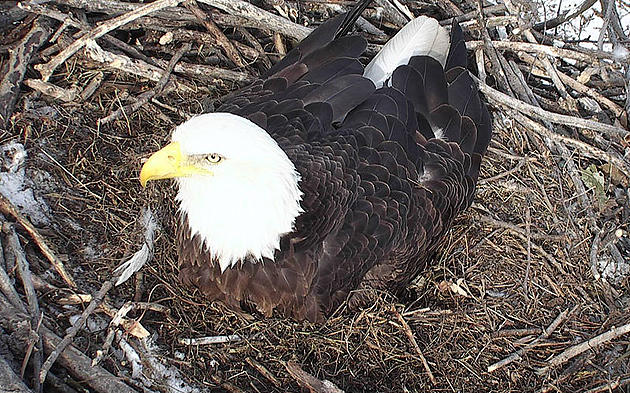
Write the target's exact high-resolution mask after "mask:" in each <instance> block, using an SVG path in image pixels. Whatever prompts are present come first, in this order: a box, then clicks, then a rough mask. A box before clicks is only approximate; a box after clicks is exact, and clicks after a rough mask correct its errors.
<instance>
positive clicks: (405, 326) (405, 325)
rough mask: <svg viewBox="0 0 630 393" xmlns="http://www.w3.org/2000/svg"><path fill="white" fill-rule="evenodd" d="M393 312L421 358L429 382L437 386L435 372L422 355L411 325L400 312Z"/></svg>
mask: <svg viewBox="0 0 630 393" xmlns="http://www.w3.org/2000/svg"><path fill="white" fill-rule="evenodd" d="M393 312H394V315H396V318H397V319H398V322H400V324H401V325H402V328H403V330H404V331H405V335H407V338H408V339H409V342H411V345H412V346H413V349H414V351H415V352H416V354H417V355H418V357H419V358H420V361H421V362H422V366H423V367H424V370H425V371H426V372H427V375H428V376H429V380H430V381H431V384H433V385H437V380H436V379H435V376H434V375H433V372H431V367H429V362H427V359H426V358H425V357H424V354H423V353H422V350H421V349H420V346H419V345H418V342H417V341H416V338H415V337H414V335H413V332H412V331H411V328H410V327H409V324H408V323H407V321H405V318H403V316H402V315H400V313H399V312H398V310H396V309H394V310H393Z"/></svg>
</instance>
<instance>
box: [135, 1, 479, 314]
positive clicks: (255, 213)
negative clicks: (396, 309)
mask: <svg viewBox="0 0 630 393" xmlns="http://www.w3.org/2000/svg"><path fill="white" fill-rule="evenodd" d="M368 3H369V1H362V2H361V4H359V5H358V6H356V7H355V9H354V10H353V11H351V12H349V13H346V14H342V15H339V16H337V17H335V18H332V19H330V20H329V21H327V22H326V23H324V24H322V25H321V26H320V27H318V28H317V29H316V30H314V31H313V32H312V33H311V34H310V35H309V36H308V37H307V38H305V39H304V40H303V41H302V42H301V43H300V44H299V45H297V46H296V47H295V48H294V49H292V50H291V51H290V52H289V53H288V54H287V55H286V57H285V58H284V59H282V60H281V61H280V62H278V63H277V64H276V65H275V66H274V67H272V68H271V69H270V70H269V72H268V73H267V74H266V75H265V76H264V77H262V78H261V79H259V80H257V81H255V82H254V83H252V84H251V85H249V86H247V87H245V88H243V89H241V90H238V91H236V92H234V93H231V94H230V95H228V96H226V97H225V98H223V99H222V100H221V105H220V106H219V107H218V110H217V111H216V112H215V113H206V114H202V115H199V116H195V117H193V118H192V119H190V120H188V121H186V122H184V123H183V124H181V125H179V126H178V127H177V128H176V129H175V131H174V132H173V135H172V143H170V144H169V145H167V146H166V147H164V148H163V149H161V150H159V151H158V152H156V153H154V154H153V155H152V156H151V157H150V158H149V159H148V160H147V161H146V163H145V164H144V166H143V167H142V170H141V173H140V181H141V183H142V185H143V186H144V185H146V183H147V182H148V181H149V180H155V179H168V178H174V179H175V180H176V183H177V186H178V192H177V197H176V200H177V202H178V204H179V209H178V214H179V227H178V229H177V240H176V241H177V246H178V253H179V265H180V272H179V276H180V280H181V281H182V282H183V283H185V284H188V285H192V286H194V287H197V288H198V289H199V290H200V291H201V292H202V293H203V294H204V295H205V296H207V297H208V298H209V299H210V300H218V301H222V302H224V303H225V304H227V305H229V306H231V307H235V308H237V309H238V308H242V307H247V308H252V307H255V308H256V309H257V310H258V311H260V312H261V313H263V314H264V315H266V316H270V315H272V314H273V313H274V311H275V312H276V313H279V314H280V315H283V316H287V317H292V318H294V319H297V320H304V319H308V320H311V321H321V320H322V319H324V318H325V317H326V316H327V315H330V313H332V312H333V311H334V310H335V309H336V308H338V307H339V306H340V305H341V304H342V303H343V302H344V301H346V300H348V301H349V302H350V304H351V305H358V306H360V305H364V304H365V302H366V300H365V299H366V296H365V295H364V293H365V291H364V290H368V289H369V290H373V289H377V290H388V291H394V292H396V291H398V290H400V289H402V288H404V287H405V286H406V285H407V284H409V282H410V281H411V280H412V279H413V278H414V277H416V276H417V275H418V274H419V273H420V272H421V271H422V270H423V269H424V268H425V267H426V265H427V263H429V262H430V260H431V259H432V257H433V256H434V254H435V252H436V250H437V248H438V247H439V244H440V240H441V239H442V238H443V236H444V234H445V232H446V231H447V230H448V228H449V227H450V226H451V224H452V222H453V219H454V218H455V217H456V215H457V214H458V213H460V212H461V211H462V210H464V209H465V208H467V207H468V206H469V205H470V203H471V200H472V198H473V194H474V190H475V183H476V180H477V176H478V173H479V166H480V162H481V158H482V156H483V154H484V153H485V151H486V148H487V146H488V143H489V141H490V137H491V121H490V116H489V114H488V111H487V109H486V106H485V104H484V103H483V102H482V101H481V100H480V97H479V93H478V91H477V88H476V86H475V85H474V84H473V81H472V79H471V76H470V75H469V73H468V71H467V69H466V63H467V57H466V49H465V43H464V40H463V35H462V31H461V29H460V27H459V26H458V25H457V24H453V26H452V27H451V31H450V34H449V33H448V32H447V30H446V29H445V28H443V27H441V26H440V25H439V24H438V22H437V21H436V20H434V19H431V18H428V17H425V16H420V17H418V18H416V19H414V20H412V21H411V22H409V23H408V24H407V25H406V26H405V27H403V28H402V29H401V30H400V32H398V34H396V35H395V36H394V37H393V38H392V39H391V40H390V41H388V43H387V44H385V45H384V47H383V48H382V50H381V51H380V52H379V53H378V54H377V55H376V56H375V57H374V58H373V59H372V60H371V61H370V62H369V64H368V65H367V66H365V67H364V66H363V64H362V63H361V61H360V60H359V58H360V57H361V56H362V54H363V53H364V51H365V49H366V46H367V42H366V40H365V39H364V38H362V37H361V36H359V35H353V34H348V32H349V30H350V29H351V28H352V26H353V24H354V22H355V20H356V18H357V17H358V16H359V15H360V13H361V11H362V10H363V9H365V7H366V6H367V4H368Z"/></svg>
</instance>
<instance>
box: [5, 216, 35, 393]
mask: <svg viewBox="0 0 630 393" xmlns="http://www.w3.org/2000/svg"><path fill="white" fill-rule="evenodd" d="M2 231H3V232H4V233H5V235H6V239H7V246H8V247H7V251H10V252H11V253H12V254H13V256H14V257H15V261H16V264H17V271H18V273H19V276H20V279H21V280H22V286H23V287H24V293H25V294H26V304H27V309H28V313H29V314H30V317H31V318H30V319H31V328H32V329H33V330H34V331H35V336H34V337H33V338H34V339H33V340H32V341H31V342H30V343H29V346H28V350H27V351H26V356H25V358H24V364H23V366H22V373H21V374H22V375H24V370H25V368H26V367H25V366H26V363H27V361H28V358H29V357H30V356H32V359H33V362H32V363H33V373H34V374H35V376H37V375H38V374H39V371H40V370H41V367H42V339H41V337H40V336H39V333H38V331H39V327H40V325H41V321H42V318H43V315H42V313H41V311H40V309H39V300H38V299H37V293H36V292H35V288H33V280H32V278H31V269H30V268H29V264H28V261H27V260H26V257H25V256H24V251H23V250H22V246H21V245H20V241H19V239H18V236H17V233H15V229H14V228H13V227H12V226H11V225H9V224H6V223H5V224H3V225H2ZM33 349H35V352H33ZM41 382H43V381H40V380H39V379H38V378H37V377H35V378H34V380H33V390H35V391H36V392H41V391H42V386H41Z"/></svg>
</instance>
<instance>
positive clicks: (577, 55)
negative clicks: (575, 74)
mask: <svg viewBox="0 0 630 393" xmlns="http://www.w3.org/2000/svg"><path fill="white" fill-rule="evenodd" d="M484 45H485V44H484V42H483V41H467V42H466V49H468V50H474V49H477V48H478V47H481V46H484ZM492 45H493V46H494V47H495V48H496V49H499V50H512V51H519V50H522V51H525V52H534V53H542V54H545V55H549V56H554V57H562V58H564V59H572V60H577V61H581V62H583V63H587V64H593V62H594V61H595V59H594V58H593V56H590V55H587V54H585V53H581V52H576V51H573V50H570V49H563V48H557V47H555V46H548V45H542V44H532V43H530V42H513V41H492ZM597 55H598V57H599V58H602V59H607V60H614V58H613V56H612V54H607V53H606V52H601V53H599V52H597Z"/></svg>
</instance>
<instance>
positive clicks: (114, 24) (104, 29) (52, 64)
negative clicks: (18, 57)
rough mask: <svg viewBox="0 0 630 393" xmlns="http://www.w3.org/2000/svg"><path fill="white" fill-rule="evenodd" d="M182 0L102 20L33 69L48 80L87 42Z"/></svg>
mask: <svg viewBox="0 0 630 393" xmlns="http://www.w3.org/2000/svg"><path fill="white" fill-rule="evenodd" d="M182 1H183V0H156V1H154V2H153V3H149V4H146V5H144V6H142V7H140V8H138V9H136V10H134V11H131V12H128V13H126V14H124V15H121V16H118V17H116V18H113V19H110V20H108V21H106V22H103V23H102V24H100V25H99V26H97V27H95V28H94V29H92V30H91V31H90V32H89V33H87V34H85V35H83V36H82V37H81V38H79V39H78V40H76V41H74V42H73V43H72V44H70V45H69V46H68V47H67V48H65V49H64V50H63V51H61V52H60V53H59V54H58V55H57V56H55V57H53V58H52V59H51V60H50V61H49V62H48V63H46V64H38V65H37V66H35V69H36V70H38V71H39V72H40V73H41V74H42V80H43V81H44V82H48V79H49V78H50V77H51V75H52V74H53V72H54V71H55V69H56V68H57V67H59V66H60V65H61V64H62V63H63V62H65V61H66V60H67V59H68V58H70V56H72V55H73V54H75V53H76V52H77V51H79V50H80V49H81V48H83V47H84V46H86V45H87V44H88V43H89V42H91V41H93V40H95V39H97V38H99V37H102V36H103V35H105V34H107V33H108V32H110V31H112V30H114V29H116V28H118V27H120V26H122V25H124V24H127V23H129V22H131V21H133V20H135V19H138V18H140V17H142V16H145V15H149V14H151V13H152V12H155V11H157V10H161V9H164V8H166V7H174V6H176V5H177V4H179V3H181V2H182Z"/></svg>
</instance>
